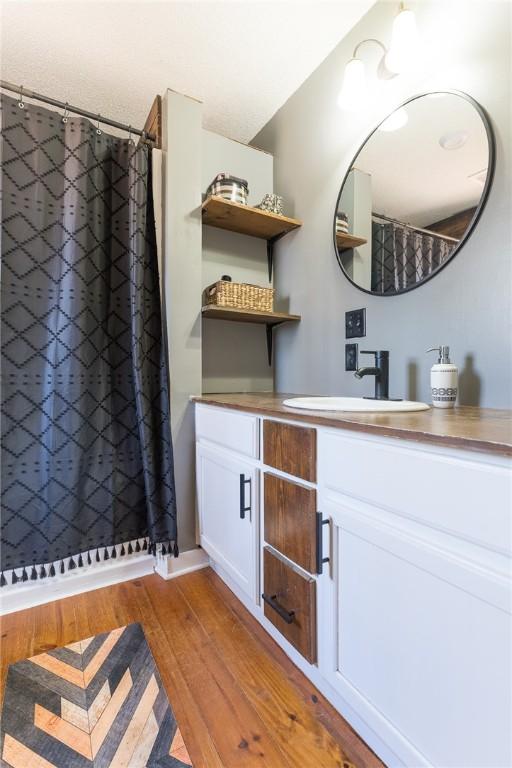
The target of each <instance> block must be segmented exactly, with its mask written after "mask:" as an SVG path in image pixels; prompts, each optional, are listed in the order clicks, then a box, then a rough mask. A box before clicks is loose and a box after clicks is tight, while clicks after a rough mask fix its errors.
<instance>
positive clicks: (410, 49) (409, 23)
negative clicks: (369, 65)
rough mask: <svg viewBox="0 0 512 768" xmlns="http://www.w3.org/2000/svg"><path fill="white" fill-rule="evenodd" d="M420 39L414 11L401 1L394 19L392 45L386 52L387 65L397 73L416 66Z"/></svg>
mask: <svg viewBox="0 0 512 768" xmlns="http://www.w3.org/2000/svg"><path fill="white" fill-rule="evenodd" d="M419 49H420V41H419V37H418V29H417V26H416V17H415V16H414V12H413V11H411V10H410V9H409V8H406V7H405V6H404V3H400V10H399V11H398V14H397V15H396V16H395V19H394V21H393V30H392V32H391V45H390V46H389V51H388V52H387V54H386V67H387V69H389V70H390V71H391V72H395V73H396V74H397V75H399V74H401V73H402V72H406V71H407V70H410V69H412V68H413V67H414V65H415V64H416V62H417V61H418V53H419Z"/></svg>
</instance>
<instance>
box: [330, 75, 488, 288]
mask: <svg viewBox="0 0 512 768" xmlns="http://www.w3.org/2000/svg"><path fill="white" fill-rule="evenodd" d="M435 93H449V94H452V95H453V96H460V97H461V98H463V99H466V101H468V102H469V103H470V104H472V105H473V107H474V108H475V109H476V111H477V112H478V114H479V115H480V117H481V118H482V122H483V124H484V126H485V132H486V134H487V144H488V147H489V162H488V164H487V169H488V170H487V178H486V180H485V184H484V188H483V191H482V195H481V197H480V202H479V204H478V206H477V209H476V211H475V213H474V214H473V218H472V219H471V221H470V223H469V225H468V228H467V229H466V231H465V233H464V236H463V237H462V238H461V239H460V240H459V242H458V244H457V245H456V247H455V248H454V249H453V251H452V253H451V254H450V256H449V258H448V259H447V260H446V261H445V262H444V263H443V264H440V265H439V267H437V269H435V270H434V271H433V272H431V273H430V275H428V277H425V278H424V279H423V280H422V281H421V282H420V283H415V284H414V285H411V286H410V287H409V288H402V289H401V290H400V291H395V293H377V292H375V291H368V290H367V289H366V288H361V286H360V285H358V284H357V283H355V282H354V281H353V280H352V278H350V277H349V276H348V275H347V273H346V271H345V268H344V267H343V264H342V262H341V257H340V252H339V250H338V246H337V243H336V214H337V212H338V206H339V203H340V199H341V193H342V192H343V187H344V186H345V182H346V181H347V178H348V175H349V173H350V171H351V169H352V167H353V165H354V163H355V161H356V159H357V158H358V156H359V154H360V152H361V150H362V149H363V147H364V146H365V145H366V144H367V143H368V141H369V140H370V139H371V137H372V136H373V134H374V133H376V131H378V129H379V128H380V126H381V125H382V123H383V122H384V121H385V120H387V119H388V117H390V116H391V115H392V114H393V113H394V112H396V111H397V110H398V109H401V108H402V107H405V106H406V105H407V104H410V103H411V102H412V101H416V99H422V98H423V97H425V96H430V95H431V94H435ZM495 163H496V140H495V137H494V131H493V129H492V125H491V120H490V118H489V116H488V114H487V112H486V111H485V109H484V108H483V107H482V106H481V105H480V104H479V103H478V102H477V101H475V99H473V98H472V97H471V96H469V94H467V93H464V92H463V91H454V90H437V91H426V92H425V93H419V94H417V95H416V96H411V98H409V99H407V100H406V101H403V102H402V103H401V104H399V105H398V106H397V107H395V108H394V109H393V111H392V112H390V113H389V114H388V115H386V117H384V118H383V119H382V120H381V121H380V123H378V125H376V126H375V128H374V129H373V130H372V131H371V132H370V133H369V134H368V136H367V137H366V138H365V140H364V141H363V142H362V144H360V146H359V148H358V150H357V152H356V153H355V155H354V157H353V158H352V160H351V161H350V163H349V166H348V169H347V172H346V173H345V175H344V177H343V181H342V182H341V187H340V191H339V194H338V197H337V200H336V207H335V209H334V217H333V243H334V252H335V253H336V259H337V261H338V264H339V267H340V269H341V271H342V273H343V275H344V276H345V277H346V279H347V280H348V281H349V283H352V285H353V286H354V287H355V288H357V289H358V290H359V291H362V292H363V293H367V294H369V295H370V296H379V297H383V298H392V297H393V296H400V294H403V293H409V291H414V290H415V289H416V288H420V287H421V286H422V285H425V283H427V282H428V281H429V280H431V279H432V278H433V277H436V276H437V275H438V274H439V273H440V272H441V270H442V269H444V268H445V267H446V266H447V265H448V264H449V263H450V262H451V261H452V259H453V258H454V256H456V255H457V253H458V252H459V251H460V249H461V248H462V247H463V246H464V245H465V244H466V243H467V241H468V239H469V237H470V235H471V234H472V232H473V231H474V229H475V227H476V225H477V223H478V220H479V218H480V216H481V215H482V212H483V210H484V207H485V204H486V203H487V199H488V197H489V192H490V190H491V185H492V182H493V179H494V169H495Z"/></svg>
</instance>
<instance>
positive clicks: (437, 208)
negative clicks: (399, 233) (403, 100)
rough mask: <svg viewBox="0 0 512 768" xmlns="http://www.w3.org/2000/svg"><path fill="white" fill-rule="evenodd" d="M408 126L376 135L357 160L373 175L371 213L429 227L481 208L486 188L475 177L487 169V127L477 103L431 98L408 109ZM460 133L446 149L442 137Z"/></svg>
mask: <svg viewBox="0 0 512 768" xmlns="http://www.w3.org/2000/svg"><path fill="white" fill-rule="evenodd" d="M405 110H406V112H407V114H408V117H409V120H408V122H407V124H406V125H405V126H404V127H402V128H400V129H398V130H396V131H391V132H389V133H388V132H385V131H376V132H375V133H374V134H373V136H372V137H371V139H370V140H369V141H368V143H367V144H366V145H365V147H364V148H363V150H362V151H361V153H360V154H359V156H358V157H357V158H356V160H355V162H354V166H355V167H356V168H358V169H359V170H361V171H364V172H365V173H368V174H370V176H371V177H372V178H371V184H372V202H373V210H374V211H376V212H378V213H383V214H385V215H387V216H391V217H392V218H396V219H399V220H400V221H403V222H406V223H411V224H415V225H416V226H420V227H425V226H428V225H429V224H433V223H434V222H437V221H440V220H441V219H444V218H447V217H448V216H452V215H453V214H455V213H459V212H460V211H463V210H465V209H467V208H471V207H473V206H475V205H477V204H478V201H479V200H480V197H481V195H482V192H483V188H484V187H483V184H482V183H478V181H477V180H475V178H471V177H472V176H473V175H474V174H477V173H478V172H479V171H482V170H484V169H486V168H487V165H488V154H489V148H488V143H487V135H486V132H485V126H484V123H483V121H482V118H481V117H480V115H479V113H478V112H477V110H476V109H475V108H474V107H473V105H472V104H471V103H470V102H469V101H467V100H466V99H464V98H462V97H461V96H457V95H454V94H445V95H443V96H427V97H425V98H421V99H416V100H415V101H412V102H411V103H410V104H408V105H407V106H406V107H405ZM456 131H466V132H467V133H468V138H467V141H466V143H465V144H464V146H463V147H461V148H460V149H454V150H445V149H443V148H442V147H441V146H440V145H439V139H440V138H441V137H442V136H443V135H445V134H447V133H452V132H456Z"/></svg>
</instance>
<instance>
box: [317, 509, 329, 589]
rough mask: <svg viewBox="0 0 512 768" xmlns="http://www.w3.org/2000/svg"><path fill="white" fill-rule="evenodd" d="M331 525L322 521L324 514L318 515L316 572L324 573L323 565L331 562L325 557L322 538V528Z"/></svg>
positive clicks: (327, 521)
mask: <svg viewBox="0 0 512 768" xmlns="http://www.w3.org/2000/svg"><path fill="white" fill-rule="evenodd" d="M324 525H329V520H323V519H322V513H321V512H317V513H316V572H317V573H318V574H321V573H322V572H323V564H324V563H328V562H329V558H328V557H324V542H323V536H322V526H324Z"/></svg>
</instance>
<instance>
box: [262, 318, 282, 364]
mask: <svg viewBox="0 0 512 768" xmlns="http://www.w3.org/2000/svg"><path fill="white" fill-rule="evenodd" d="M278 325H282V322H281V323H267V324H266V325H265V330H266V333H267V356H268V364H269V365H272V348H273V345H274V328H276V327H277V326H278Z"/></svg>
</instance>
